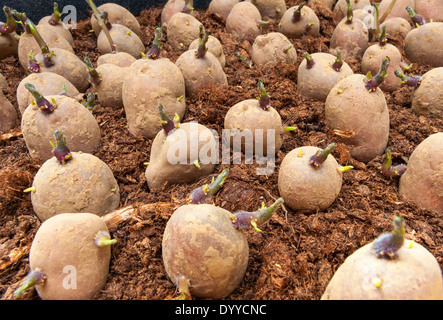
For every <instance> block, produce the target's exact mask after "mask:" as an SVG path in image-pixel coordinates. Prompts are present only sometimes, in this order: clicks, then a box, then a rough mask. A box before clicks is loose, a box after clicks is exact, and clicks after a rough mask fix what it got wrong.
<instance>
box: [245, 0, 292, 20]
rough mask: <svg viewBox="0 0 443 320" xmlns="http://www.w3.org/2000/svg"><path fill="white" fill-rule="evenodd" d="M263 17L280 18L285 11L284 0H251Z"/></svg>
mask: <svg viewBox="0 0 443 320" xmlns="http://www.w3.org/2000/svg"><path fill="white" fill-rule="evenodd" d="M251 3H252V4H253V5H254V6H256V7H257V9H258V11H260V14H261V16H262V17H263V18H271V19H281V17H282V16H283V14H284V13H285V12H286V2H285V0H251Z"/></svg>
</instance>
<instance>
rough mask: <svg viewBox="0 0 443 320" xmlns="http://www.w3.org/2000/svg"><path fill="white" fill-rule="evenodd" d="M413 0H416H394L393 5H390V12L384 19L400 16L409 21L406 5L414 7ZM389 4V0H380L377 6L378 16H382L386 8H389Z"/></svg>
mask: <svg viewBox="0 0 443 320" xmlns="http://www.w3.org/2000/svg"><path fill="white" fill-rule="evenodd" d="M415 1H416V0H397V1H396V2H395V5H394V7H392V10H391V12H390V13H389V14H388V15H387V17H386V19H391V18H395V17H400V18H403V19H406V20H407V21H411V18H410V17H409V13H408V11H407V10H406V7H407V6H409V7H411V8H412V9H415ZM390 4H391V0H382V1H381V2H380V4H379V6H378V11H379V16H380V17H382V16H383V15H384V14H385V12H386V10H387V9H388V8H389V6H390Z"/></svg>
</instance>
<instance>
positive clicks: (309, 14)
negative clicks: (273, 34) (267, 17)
mask: <svg viewBox="0 0 443 320" xmlns="http://www.w3.org/2000/svg"><path fill="white" fill-rule="evenodd" d="M299 6H300V5H298V6H293V7H291V8H289V9H288V10H286V12H285V13H284V14H283V16H282V18H281V19H280V23H279V27H280V32H281V33H283V34H284V35H285V36H286V37H288V38H289V39H294V38H300V37H302V36H303V35H311V36H314V37H315V36H318V35H320V20H319V19H318V17H317V14H316V13H315V12H314V10H312V9H311V8H309V7H308V6H306V5H303V6H302V8H301V9H299ZM297 10H299V12H300V14H301V16H300V17H299V20H297V21H296V22H294V21H293V17H294V14H296V13H297ZM310 24H313V25H311V26H309V27H307V26H308V25H310Z"/></svg>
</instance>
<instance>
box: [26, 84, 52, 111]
mask: <svg viewBox="0 0 443 320" xmlns="http://www.w3.org/2000/svg"><path fill="white" fill-rule="evenodd" d="M25 88H26V89H28V91H29V92H31V94H32V96H33V97H34V98H35V104H36V105H37V107H39V109H40V110H41V111H42V112H43V113H46V114H49V113H52V112H53V111H54V110H55V108H56V106H57V105H56V103H55V101H54V100H53V101H52V103H51V102H49V101H48V100H47V99H46V98H45V97H43V96H42V95H41V94H40V92H38V91H37V89H36V88H35V86H34V85H33V84H32V83H30V82H26V83H25Z"/></svg>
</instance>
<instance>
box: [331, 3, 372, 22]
mask: <svg viewBox="0 0 443 320" xmlns="http://www.w3.org/2000/svg"><path fill="white" fill-rule="evenodd" d="M368 5H371V2H370V0H351V6H352V10H357V9H363V8H364V7H366V6H368ZM347 9H348V5H347V3H346V0H338V1H337V3H336V4H335V6H334V9H333V11H332V14H333V21H334V23H335V24H338V23H339V22H340V21H341V20H342V19H343V18H344V17H346V14H347Z"/></svg>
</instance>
